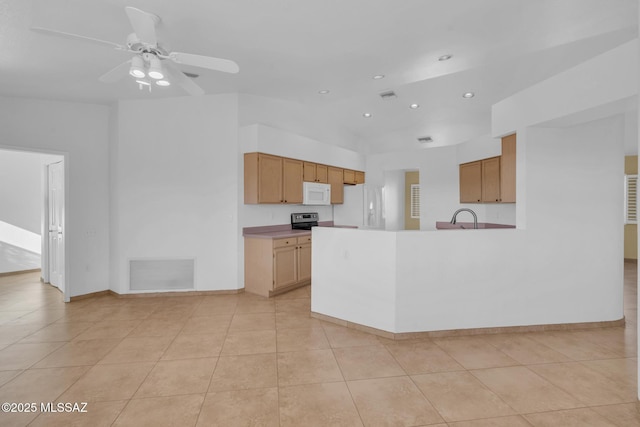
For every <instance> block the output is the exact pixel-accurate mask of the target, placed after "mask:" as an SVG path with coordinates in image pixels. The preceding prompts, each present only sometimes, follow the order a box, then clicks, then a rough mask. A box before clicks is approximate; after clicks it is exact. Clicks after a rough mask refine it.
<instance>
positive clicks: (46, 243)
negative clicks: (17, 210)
mask: <svg viewBox="0 0 640 427" xmlns="http://www.w3.org/2000/svg"><path fill="white" fill-rule="evenodd" d="M57 163H62V186H63V192H62V202H63V205H64V208H63V213H62V218H61V223H62V231H63V234H62V248H63V253H62V256H63V259H62V263H63V269H62V273H61V274H60V282H59V283H58V284H53V283H51V276H50V274H51V266H50V264H49V258H50V257H49V254H50V252H51V240H50V235H49V234H50V232H51V231H50V230H49V219H50V218H49V212H50V211H51V210H50V207H51V206H50V205H49V202H50V201H49V193H50V191H49V184H50V182H49V175H50V174H49V167H50V166H51V165H53V164H57ZM42 168H43V173H42V176H43V179H44V182H43V186H42V196H43V206H42V213H43V214H42V218H41V220H42V231H43V237H42V258H41V263H42V269H41V271H42V273H43V274H42V277H43V281H44V282H45V283H49V284H51V285H52V286H55V287H56V288H58V289H59V290H60V291H61V292H62V295H63V296H66V294H67V293H68V292H65V290H66V277H67V272H66V266H67V262H66V260H67V258H66V255H67V254H66V248H67V239H66V234H67V227H66V225H67V224H66V215H65V214H66V203H65V202H66V199H67V197H66V186H65V183H66V179H65V175H66V170H65V162H64V158H58V159H56V160H55V161H52V162H47V163H43V165H42ZM44 233H46V238H45V237H44ZM45 266H46V268H45ZM65 300H66V298H65ZM66 302H68V301H66Z"/></svg>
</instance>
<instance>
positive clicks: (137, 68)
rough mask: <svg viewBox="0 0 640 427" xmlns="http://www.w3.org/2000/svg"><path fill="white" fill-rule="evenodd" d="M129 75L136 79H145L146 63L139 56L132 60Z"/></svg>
mask: <svg viewBox="0 0 640 427" xmlns="http://www.w3.org/2000/svg"><path fill="white" fill-rule="evenodd" d="M129 74H130V75H131V76H133V77H135V78H138V79H142V78H144V76H145V74H144V61H143V60H142V58H141V57H139V56H134V57H133V58H131V68H129Z"/></svg>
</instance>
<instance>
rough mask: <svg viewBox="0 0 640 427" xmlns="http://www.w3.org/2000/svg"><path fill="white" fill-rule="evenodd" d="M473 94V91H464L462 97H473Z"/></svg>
mask: <svg viewBox="0 0 640 427" xmlns="http://www.w3.org/2000/svg"><path fill="white" fill-rule="evenodd" d="M474 96H476V94H475V93H473V92H465V93H463V94H462V97H463V98H467V99H469V98H473V97H474Z"/></svg>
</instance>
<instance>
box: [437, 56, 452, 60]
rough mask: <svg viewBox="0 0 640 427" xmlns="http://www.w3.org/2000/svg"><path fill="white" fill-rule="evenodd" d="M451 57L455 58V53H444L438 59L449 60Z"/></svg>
mask: <svg viewBox="0 0 640 427" xmlns="http://www.w3.org/2000/svg"><path fill="white" fill-rule="evenodd" d="M451 58H453V55H442V56H440V57H438V61H448V60H450V59H451Z"/></svg>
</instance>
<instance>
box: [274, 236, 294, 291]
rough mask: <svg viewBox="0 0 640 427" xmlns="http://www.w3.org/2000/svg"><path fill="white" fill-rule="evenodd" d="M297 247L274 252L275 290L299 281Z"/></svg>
mask: <svg viewBox="0 0 640 427" xmlns="http://www.w3.org/2000/svg"><path fill="white" fill-rule="evenodd" d="M297 250H298V249H297V246H296V245H291V246H285V247H281V248H277V249H274V250H273V288H274V289H277V288H279V287H282V286H288V285H293V284H294V283H296V282H297V281H298V271H297V270H298V266H297V259H296V254H297Z"/></svg>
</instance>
